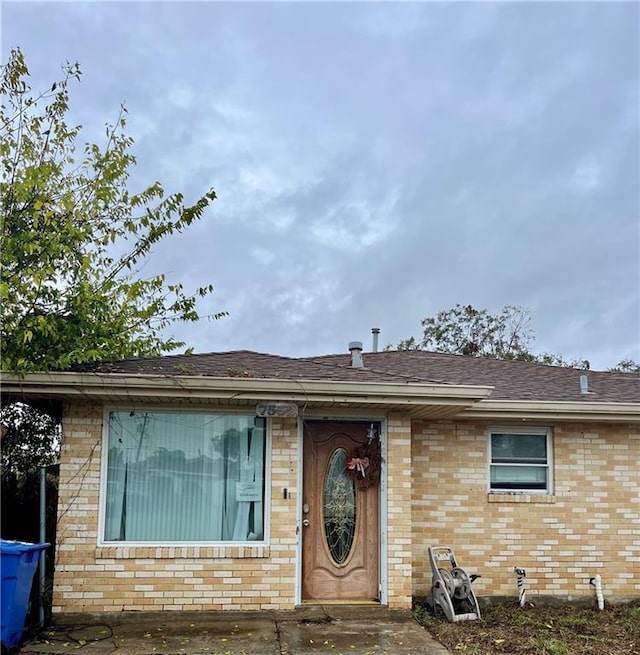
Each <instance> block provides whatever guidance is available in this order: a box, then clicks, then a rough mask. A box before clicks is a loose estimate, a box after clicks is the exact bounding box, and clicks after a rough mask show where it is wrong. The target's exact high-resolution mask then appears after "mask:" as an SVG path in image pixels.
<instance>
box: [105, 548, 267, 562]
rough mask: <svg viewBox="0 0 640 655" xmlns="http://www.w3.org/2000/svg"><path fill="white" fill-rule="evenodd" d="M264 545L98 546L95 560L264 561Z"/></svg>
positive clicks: (265, 551) (265, 552) (265, 554)
mask: <svg viewBox="0 0 640 655" xmlns="http://www.w3.org/2000/svg"><path fill="white" fill-rule="evenodd" d="M269 556H270V548H269V546H266V545H255V546H254V545H251V546H238V545H235V546H231V545H229V546H98V548H97V551H96V557H97V559H151V560H157V559H172V560H176V559H265V558H268V557H269Z"/></svg>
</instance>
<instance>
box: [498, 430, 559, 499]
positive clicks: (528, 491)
mask: <svg viewBox="0 0 640 655" xmlns="http://www.w3.org/2000/svg"><path fill="white" fill-rule="evenodd" d="M494 434H513V435H519V434H520V435H540V436H545V437H546V441H547V443H546V445H547V463H546V464H538V465H534V466H540V467H542V466H544V467H546V469H547V488H546V489H492V488H491V467H492V466H501V464H494V463H493V461H492V459H493V453H492V450H491V436H492V435H494ZM504 466H518V464H517V463H505V464H504ZM522 466H532V465H531V464H522ZM553 477H554V476H553V432H552V430H551V428H548V427H536V426H531V427H526V428H523V427H513V426H509V425H497V426H491V427H490V428H489V429H488V430H487V490H488V493H490V494H537V495H542V496H549V495H553Z"/></svg>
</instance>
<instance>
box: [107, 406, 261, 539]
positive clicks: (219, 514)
mask: <svg viewBox="0 0 640 655" xmlns="http://www.w3.org/2000/svg"><path fill="white" fill-rule="evenodd" d="M105 445H106V448H105V451H106V452H105V463H104V464H105V465H104V468H103V472H104V474H105V477H106V481H105V485H104V498H103V525H102V533H103V541H104V542H128V543H132V542H133V543H136V542H138V543H152V544H162V543H170V544H171V543H189V542H191V543H203V542H204V543H211V542H214V543H215V542H247V541H264V527H265V526H264V524H265V520H264V515H265V460H266V457H265V456H266V431H265V419H263V418H256V417H254V416H247V415H239V414H205V413H196V412H194V413H170V412H138V411H136V412H128V411H113V412H110V414H109V421H108V433H107V435H106V444H105Z"/></svg>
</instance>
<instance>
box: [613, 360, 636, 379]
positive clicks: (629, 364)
mask: <svg viewBox="0 0 640 655" xmlns="http://www.w3.org/2000/svg"><path fill="white" fill-rule="evenodd" d="M609 370H610V371H611V372H613V373H636V374H638V375H640V364H638V363H636V362H634V361H633V359H631V358H630V357H627V358H626V359H623V360H621V361H619V362H618V363H617V364H616V365H615V366H614V367H613V368H610V369H609Z"/></svg>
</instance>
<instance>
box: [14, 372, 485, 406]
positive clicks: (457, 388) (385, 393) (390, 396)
mask: <svg viewBox="0 0 640 655" xmlns="http://www.w3.org/2000/svg"><path fill="white" fill-rule="evenodd" d="M1 381H2V389H3V391H4V392H5V393H14V394H15V393H22V394H24V395H35V394H39V395H46V396H60V395H69V396H84V397H89V396H90V397H109V396H115V395H127V396H130V397H131V398H135V397H149V396H153V397H174V398H179V397H194V396H197V397H208V398H220V399H226V400H229V399H233V398H242V397H247V398H251V399H259V400H265V399H266V400H276V399H282V396H283V395H286V396H287V398H288V399H290V400H301V401H310V400H316V401H322V400H329V401H332V402H338V401H339V402H375V403H389V402H402V403H404V402H406V403H407V404H414V403H428V402H442V401H450V402H452V403H453V404H457V402H461V401H462V402H464V404H469V403H473V402H477V401H479V400H482V399H484V398H487V397H489V395H490V394H491V391H492V390H493V387H489V386H473V385H448V384H420V383H413V382H408V383H404V382H403V383H388V382H385V383H379V382H354V381H343V380H335V381H334V380H331V381H319V380H290V379H286V380H283V379H274V378H241V377H226V378H217V377H208V376H167V375H153V374H151V375H149V374H130V375H123V374H118V373H93V374H92V373H68V372H60V373H33V374H29V375H26V376H24V377H18V376H12V375H6V374H3V375H2V376H1ZM456 401H457V402H456Z"/></svg>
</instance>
